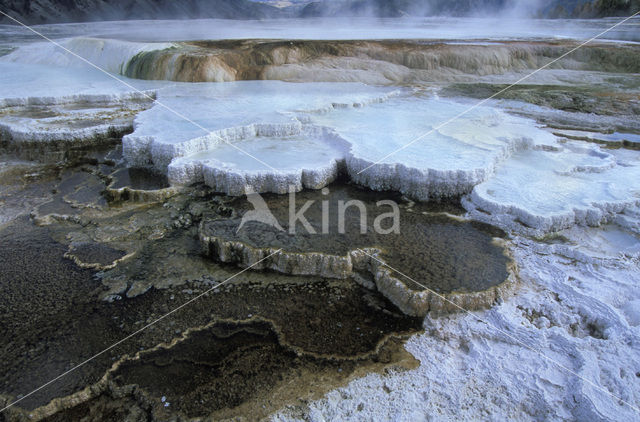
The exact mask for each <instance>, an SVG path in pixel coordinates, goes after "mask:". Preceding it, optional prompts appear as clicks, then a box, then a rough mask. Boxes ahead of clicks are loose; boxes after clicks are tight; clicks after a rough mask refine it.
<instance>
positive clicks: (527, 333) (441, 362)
mask: <svg viewBox="0 0 640 422" xmlns="http://www.w3.org/2000/svg"><path fill="white" fill-rule="evenodd" d="M605 229H606V230H609V229H608V228H605ZM575 230H577V231H582V230H584V232H582V233H581V234H577V233H575V236H576V237H575V238H576V239H577V238H580V239H581V240H580V241H581V242H583V243H581V245H580V246H570V245H563V246H564V248H563V249H562V251H559V250H558V249H557V246H556V245H553V244H548V243H543V242H537V241H534V240H531V239H526V238H523V237H518V236H515V238H514V245H515V247H514V251H513V252H514V258H515V259H516V262H517V264H518V267H519V268H520V278H521V281H522V284H521V287H520V289H519V290H518V291H517V293H516V294H515V295H514V296H513V297H510V298H509V299H508V300H506V301H505V302H504V303H501V304H499V305H497V306H494V307H493V308H492V309H489V310H486V311H479V312H473V313H471V314H468V313H463V312H461V313H458V314H453V315H449V316H442V317H439V318H430V317H427V319H426V320H425V322H424V326H425V330H426V332H425V333H424V334H419V335H416V336H413V337H412V338H411V339H410V340H409V341H408V343H407V344H406V346H405V347H406V349H407V350H408V351H409V352H410V353H411V354H413V355H414V356H415V357H416V358H417V359H418V360H420V366H419V367H418V368H417V369H414V370H410V371H393V370H392V371H390V372H388V373H386V374H384V375H380V374H369V375H367V376H365V377H363V378H359V379H356V380H354V381H352V382H350V383H349V384H348V385H347V386H346V387H343V388H338V389H336V390H333V391H331V392H329V393H328V394H327V395H326V396H325V397H323V398H321V399H319V400H316V401H312V402H310V403H308V404H306V405H303V406H302V407H300V406H296V407H289V408H285V409H283V410H281V411H280V412H279V413H277V414H276V415H273V416H271V420H272V421H299V420H305V421H312V422H316V421H318V422H319V421H327V420H343V421H361V420H393V421H411V422H415V421H433V420H451V421H453V420H494V421H502V420H520V421H540V420H567V421H574V420H594V421H621V420H624V421H638V420H640V411H639V404H640V383H638V378H639V377H640V372H639V370H638V368H640V347H638V346H639V345H640V290H639V289H638V286H640V256H638V255H635V256H628V255H625V254H623V253H622V250H626V249H628V246H629V245H628V241H629V239H628V238H626V236H623V237H620V236H617V235H613V236H606V237H599V238H597V239H596V240H595V241H594V242H591V241H590V239H591V237H590V236H589V233H588V232H589V231H590V230H595V229H590V228H586V227H576V229H575ZM597 230H602V229H597ZM614 230H616V229H614ZM570 248H582V255H575V257H571V258H568V257H566V256H565V253H566V252H567V249H570ZM599 248H601V249H605V250H607V251H608V253H607V254H609V255H610V257H611V259H609V260H602V259H601V257H600V255H601V254H597V255H595V256H592V255H591V254H590V253H589V252H588V251H589V250H596V249H599ZM560 252H562V253H560Z"/></svg>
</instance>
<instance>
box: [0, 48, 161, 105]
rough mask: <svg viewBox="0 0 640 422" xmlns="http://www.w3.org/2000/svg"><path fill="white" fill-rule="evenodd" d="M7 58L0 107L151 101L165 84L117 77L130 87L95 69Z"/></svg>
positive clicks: (0, 73) (0, 71)
mask: <svg viewBox="0 0 640 422" xmlns="http://www.w3.org/2000/svg"><path fill="white" fill-rule="evenodd" d="M5 58H6V56H5V57H0V108H4V107H11V106H27V105H50V104H69V103H87V102H90V103H98V102H103V103H107V102H111V103H114V102H122V101H128V100H149V98H148V97H147V95H148V96H152V97H153V96H154V95H155V89H156V88H157V87H159V86H162V85H164V84H166V83H165V82H156V81H138V80H132V79H127V78H125V77H122V76H118V78H119V79H122V80H123V81H125V82H126V83H127V84H128V85H130V86H127V85H125V84H123V83H121V82H119V81H117V80H115V79H113V78H111V77H110V76H108V75H105V74H104V73H103V72H100V71H99V70H96V69H76V68H59V67H54V66H45V65H37V64H35V65H34V64H24V63H12V62H7V61H5V60H4V59H5ZM132 87H133V88H132ZM138 91H141V92H138Z"/></svg>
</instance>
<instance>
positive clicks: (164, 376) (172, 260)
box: [0, 159, 422, 421]
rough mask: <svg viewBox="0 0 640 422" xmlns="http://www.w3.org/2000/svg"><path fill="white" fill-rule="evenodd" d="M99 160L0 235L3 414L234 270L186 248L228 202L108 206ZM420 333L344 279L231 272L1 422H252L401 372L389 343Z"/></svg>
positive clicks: (64, 177)
mask: <svg viewBox="0 0 640 422" xmlns="http://www.w3.org/2000/svg"><path fill="white" fill-rule="evenodd" d="M107 162H109V160H108V159H101V160H98V161H97V162H96V163H95V164H91V165H89V164H85V165H82V166H80V167H75V168H74V167H71V168H67V169H65V170H64V171H62V172H61V173H60V174H59V176H57V177H54V178H53V180H52V181H51V182H50V183H51V192H53V193H51V195H52V197H53V200H52V201H50V202H48V203H44V204H42V205H40V206H37V207H36V208H37V211H36V212H35V213H34V214H33V217H34V218H33V219H31V218H30V217H29V216H27V215H25V216H23V217H19V218H18V219H14V220H12V221H10V222H8V223H7V224H5V226H3V227H2V228H1V229H0V236H1V237H2V243H3V246H5V247H3V248H2V251H1V252H0V267H1V268H0V290H1V292H0V297H1V298H2V299H1V300H2V309H3V312H2V315H1V318H2V324H0V326H1V327H2V335H3V337H4V338H7V339H10V340H9V341H8V342H6V344H3V349H2V352H1V353H2V362H3V363H2V370H0V373H1V374H2V376H1V377H0V385H1V386H2V387H1V390H0V391H1V392H2V393H1V395H2V397H3V400H4V402H5V403H8V402H10V401H12V400H15V399H16V398H20V397H21V396H20V394H25V393H27V392H29V391H32V390H33V389H35V388H37V387H39V386H40V385H42V384H44V383H45V382H47V381H49V380H50V379H52V378H54V377H55V376H57V375H59V374H60V373H63V372H65V371H66V370H68V369H70V368H72V367H73V366H74V365H76V364H79V363H81V362H83V361H84V360H85V359H87V358H88V357H90V356H92V355H94V354H95V353H97V352H98V351H100V350H103V349H105V348H106V347H108V346H110V345H111V344H113V343H115V342H116V341H118V340H120V339H121V338H123V337H125V336H126V335H127V334H129V333H132V332H134V331H136V330H138V329H139V328H140V327H142V326H144V325H145V324H148V323H150V322H152V321H153V320H155V319H156V318H159V317H160V316H162V315H164V314H165V313H167V312H169V311H170V310H172V309H174V308H175V307H177V306H179V305H180V304H182V303H185V302H187V301H188V300H190V299H192V298H194V297H196V296H197V295H199V294H201V293H203V292H205V291H207V290H211V289H212V287H213V286H215V285H216V284H217V283H220V282H222V281H224V280H226V279H228V278H229V277H231V276H233V275H234V274H235V273H237V271H238V270H237V268H236V267H233V266H225V265H219V264H216V263H213V262H211V261H209V260H207V259H205V258H204V257H202V255H201V253H200V245H199V242H198V239H197V224H198V222H199V220H200V219H201V218H202V215H203V214H208V215H210V216H213V215H217V216H218V217H219V218H224V217H225V216H226V217H232V216H234V215H235V214H234V211H233V210H232V208H231V207H228V206H227V205H226V204H227V202H228V201H230V200H231V199H228V198H226V197H224V196H219V195H215V194H212V193H210V192H208V190H207V189H200V188H197V187H196V188H192V189H190V191H189V192H188V193H181V194H177V195H175V196H173V197H172V198H170V199H167V200H166V201H165V202H146V203H141V202H131V201H120V202H109V201H107V200H106V199H105V197H104V196H103V194H102V192H103V190H104V187H105V186H106V185H107V184H110V183H111V179H110V177H109V176H108V175H105V174H104V173H109V174H110V173H112V172H113V171H114V170H115V171H118V170H117V165H116V164H114V165H112V166H109V165H108V164H105V163H107ZM29 170H32V169H29ZM16 171H17V170H16ZM100 182H101V183H102V189H100V188H99V186H100ZM123 185H126V184H123ZM145 187H148V186H145ZM36 223H37V224H38V225H36ZM125 254H126V255H127V256H126V257H125ZM123 258H124V259H123ZM79 263H80V265H78V264H79ZM82 267H85V268H82ZM90 268H96V269H100V271H96V270H95V269H90ZM105 299H107V300H105ZM421 329H422V323H421V320H420V319H419V318H414V317H409V316H406V315H405V314H404V313H402V312H401V311H399V310H398V309H397V307H395V306H394V305H393V304H392V303H390V302H389V301H388V300H387V299H385V298H384V297H383V296H382V295H380V294H379V293H376V292H372V291H370V290H368V289H366V288H364V287H361V286H360V285H358V284H357V283H354V282H353V281H351V280H335V279H333V280H332V279H323V278H320V277H295V276H287V275H280V274H276V273H268V272H267V273H258V272H249V273H243V274H241V275H239V276H237V277H236V278H234V279H233V282H229V283H228V284H226V285H225V286H222V287H220V288H218V289H215V290H212V291H210V292H209V293H208V294H206V295H204V296H202V297H201V298H199V299H198V300H197V301H194V302H193V303H191V304H190V305H189V306H188V307H185V308H184V309H183V310H181V311H180V312H179V313H176V314H175V317H172V318H170V319H167V320H163V321H161V322H159V323H158V324H156V325H153V326H152V327H150V328H149V329H147V330H145V331H143V332H141V333H140V334H139V335H137V336H135V337H132V338H131V339H130V340H128V341H127V342H126V343H123V344H121V345H119V346H117V347H115V348H113V349H111V350H109V351H108V352H106V353H104V354H103V355H100V356H98V357H97V358H95V359H94V360H92V361H90V362H89V363H87V364H86V365H84V366H82V367H81V368H79V369H77V370H75V371H73V372H70V373H69V374H68V375H67V376H65V377H63V378H61V379H60V380H58V381H56V382H55V383H53V384H51V385H50V386H48V387H46V388H44V389H42V390H40V391H38V392H37V393H35V394H33V395H31V396H29V397H27V398H25V399H24V400H22V401H21V402H20V403H19V404H18V405H16V406H14V407H12V408H11V409H9V410H8V411H7V412H5V413H3V416H2V417H3V418H4V419H5V420H11V421H13V420H27V419H28V420H41V419H43V418H45V419H46V420H70V419H76V418H82V417H85V418H89V419H92V418H93V419H94V420H95V419H103V420H104V419H109V418H116V419H118V418H125V417H126V418H131V420H149V419H152V420H166V419H167V418H178V419H184V418H187V417H205V416H211V415H213V416H214V417H216V418H218V417H235V416H238V415H246V414H254V415H256V418H257V417H258V416H260V415H262V416H266V415H267V414H269V413H272V412H273V411H275V410H277V409H279V408H280V407H282V406H284V405H287V404H296V403H300V400H305V399H310V398H318V397H321V395H322V394H323V392H325V391H328V390H329V389H331V388H334V387H335V386H337V385H342V384H344V383H345V382H347V381H348V380H350V379H352V378H353V377H356V376H359V374H363V373H366V372H370V371H384V370H385V368H391V367H394V368H398V369H401V368H410V367H414V366H415V365H416V363H415V361H414V360H413V359H412V358H411V357H410V355H408V354H406V352H404V351H403V349H402V340H403V339H404V338H405V337H406V336H407V335H408V334H410V333H414V332H418V331H420V330H421ZM136 352H139V353H137V354H136ZM267 357H268V359H267ZM258 369H259V370H258ZM158 371H160V372H158ZM160 373H161V375H160ZM176 373H179V374H182V378H180V379H178V378H176V376H175V374H176ZM239 374H242V376H241V377H240V375H239ZM247 377H248V379H250V380H251V383H249V384H247V381H246V378H247ZM247 385H250V386H253V387H250V388H248V387H247ZM88 386H89V387H88ZM163 396H164V397H165V400H164V401H163V400H162V397H163ZM165 403H170V405H165ZM265 403H268V405H266V406H265V407H262V405H263V404H265ZM27 415H31V416H27Z"/></svg>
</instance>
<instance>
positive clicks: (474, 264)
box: [199, 183, 516, 316]
mask: <svg viewBox="0 0 640 422" xmlns="http://www.w3.org/2000/svg"><path fill="white" fill-rule="evenodd" d="M249 196H251V195H249ZM291 198H293V199H292V203H293V204H295V210H296V211H297V212H300V213H302V211H301V210H302V209H303V207H304V206H305V203H308V201H312V202H311V204H310V205H309V206H308V208H307V210H306V211H305V212H304V213H303V216H304V218H305V219H306V221H302V220H301V219H300V220H298V221H295V222H294V224H290V223H291V222H289V221H287V220H288V218H289V217H288V216H289V215H290V214H289V207H290V206H291V205H290V204H289V197H287V196H281V195H280V196H278V195H265V196H264V200H265V202H266V204H267V206H268V207H269V209H270V210H271V212H272V213H273V216H274V217H275V218H276V220H277V221H278V223H279V225H280V227H274V226H270V225H267V224H264V223H262V222H256V221H245V222H244V224H243V222H242V218H240V217H239V218H236V219H213V220H203V221H202V222H201V224H200V228H199V238H200V242H201V244H202V247H203V253H204V254H205V255H206V256H209V257H211V258H213V259H214V260H216V261H221V262H225V263H234V264H236V265H239V266H241V267H249V266H253V267H252V269H254V270H273V271H277V272H280V273H284V274H290V275H307V276H311V275H315V276H321V277H325V278H335V279H353V280H355V281H356V282H359V283H360V284H363V285H364V286H366V287H369V288H372V289H377V290H379V291H380V292H381V293H382V294H383V295H384V296H386V297H387V298H388V299H389V300H390V301H391V302H392V303H393V304H394V305H396V306H397V307H398V308H399V309H401V310H402V311H403V312H405V313H406V314H408V315H413V316H425V315H426V314H427V313H429V312H442V311H444V312H451V311H455V310H457V307H456V305H458V306H460V307H463V308H464V309H481V308H486V307H489V306H491V305H492V304H493V303H494V302H495V301H496V300H498V299H499V298H501V297H502V296H504V295H505V294H506V292H507V291H508V289H509V288H510V287H512V286H513V285H514V284H515V277H516V275H515V273H516V271H515V266H514V264H513V262H512V261H511V259H510V258H509V256H508V252H507V249H506V240H505V239H504V233H502V232H501V231H500V230H499V229H495V228H493V227H492V226H489V225H485V224H480V223H476V222H471V221H464V220H462V219H460V218H457V217H455V216H452V215H448V214H446V213H433V212H426V211H422V212H419V211H416V210H415V209H414V208H413V206H412V205H411V203H409V204H407V202H406V201H403V200H402V199H401V198H400V197H399V196H398V195H390V194H385V193H374V192H370V191H364V190H359V189H357V188H355V187H352V186H349V185H344V184H340V183H338V184H334V185H331V186H330V188H325V189H323V190H322V191H304V192H300V193H297V194H295V196H292V197H291ZM249 199H251V198H249ZM353 200H356V201H358V202H359V203H360V204H363V205H362V209H360V208H358V207H357V206H355V205H351V206H349V205H347V204H349V201H353ZM384 201H393V202H395V203H398V204H400V206H399V207H398V208H397V210H398V227H397V229H398V230H394V231H390V230H391V229H392V228H393V227H392V223H393V218H392V217H391V214H390V213H391V212H392V209H393V206H392V205H391V202H384ZM231 206H232V207H236V208H237V210H238V215H240V216H242V215H246V214H245V213H246V212H247V210H250V208H251V206H250V205H249V204H248V202H247V200H246V199H244V198H238V199H236V200H235V201H234V202H233V203H232V205H231ZM341 207H342V208H343V209H344V213H343V215H344V219H343V221H344V224H343V227H341V224H340V222H339V216H340V215H341V213H342V210H341ZM323 209H324V210H325V212H324V213H323ZM249 212H250V211H249ZM323 214H324V217H323ZM362 215H365V216H366V218H361V216H362ZM323 221H324V227H323ZM363 222H364V223H363ZM306 224H308V226H307V227H305V225H306ZM361 224H364V225H363V226H361ZM376 227H377V230H376ZM362 229H364V233H363V232H362ZM314 232H315V233H314ZM271 254H273V255H272V256H269V255H271ZM266 257H267V258H266ZM265 258H266V259H265ZM263 259H264V260H263ZM261 260H263V261H261ZM260 261H261V262H260ZM392 268H393V269H397V270H398V271H400V272H402V273H404V274H406V275H408V276H409V277H411V278H412V279H413V280H415V281H416V282H417V283H419V284H417V283H415V282H413V281H411V280H410V279H408V278H406V277H402V276H400V275H399V274H398V272H396V271H394V270H392ZM445 298H446V299H447V300H450V301H451V302H453V303H451V302H448V301H447V300H445ZM454 304H455V305H454Z"/></svg>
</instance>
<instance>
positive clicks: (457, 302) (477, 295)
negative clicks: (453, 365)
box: [198, 222, 518, 317]
mask: <svg viewBox="0 0 640 422" xmlns="http://www.w3.org/2000/svg"><path fill="white" fill-rule="evenodd" d="M203 224H204V222H201V223H200V227H199V230H198V232H199V235H198V237H199V239H200V243H201V245H202V250H203V254H204V255H205V256H207V257H209V258H212V259H214V260H217V261H220V262H223V263H230V264H236V265H238V266H240V267H245V268H247V267H251V269H252V270H273V271H277V272H279V273H282V274H288V275H300V276H320V277H326V278H336V279H348V278H353V279H354V280H355V281H356V282H357V283H359V284H361V285H363V286H364V287H367V288H370V289H374V288H375V289H377V290H378V291H379V292H380V293H382V294H383V295H384V296H385V297H386V298H387V299H389V300H390V301H391V303H393V304H394V305H396V306H397V307H398V308H399V309H400V310H401V311H402V312H404V313H405V314H407V315H410V316H416V317H425V316H426V315H427V314H429V313H433V314H439V313H450V312H455V311H457V310H460V308H462V309H464V310H468V311H473V310H480V309H487V308H489V307H491V306H492V305H493V304H494V303H495V302H496V301H499V300H500V299H502V298H504V297H506V296H507V295H508V294H509V293H510V292H512V291H513V289H514V288H515V286H516V285H517V273H518V271H517V265H516V263H515V261H514V259H513V257H512V256H511V254H510V253H509V249H508V241H506V240H504V239H499V238H493V240H492V241H493V242H495V243H497V244H499V246H500V247H501V248H502V251H503V254H504V255H505V256H506V257H507V258H508V264H507V268H506V270H507V274H508V276H507V278H506V279H505V280H503V281H501V282H500V283H498V284H496V285H494V286H491V287H489V288H488V289H486V290H481V291H475V292H474V291H462V290H461V291H455V292H450V293H443V294H440V293H435V292H433V291H431V290H422V291H416V290H412V289H410V288H409V287H408V286H407V285H406V284H405V283H404V282H402V281H401V280H400V278H398V277H396V276H395V275H394V270H392V269H391V268H389V267H388V266H387V265H386V264H383V263H382V262H384V260H383V258H382V257H381V256H380V254H381V253H382V250H380V249H377V248H361V249H360V250H358V249H355V250H351V251H349V253H348V254H346V255H330V254H325V253H322V252H290V251H284V250H281V251H279V252H278V250H277V249H276V248H269V247H267V248H259V247H253V246H250V245H248V244H246V243H244V242H239V241H232V240H224V239H222V238H221V237H216V236H207V235H205V234H204V233H203ZM367 254H369V255H372V256H375V257H376V259H373V258H371V257H370V256H368V255H367ZM377 259H380V261H382V262H380V261H377ZM360 272H365V273H368V274H370V275H371V276H372V277H373V282H370V281H368V280H366V279H364V278H363V277H361V276H360V275H359V273H360Z"/></svg>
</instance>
